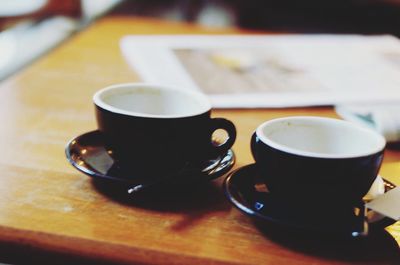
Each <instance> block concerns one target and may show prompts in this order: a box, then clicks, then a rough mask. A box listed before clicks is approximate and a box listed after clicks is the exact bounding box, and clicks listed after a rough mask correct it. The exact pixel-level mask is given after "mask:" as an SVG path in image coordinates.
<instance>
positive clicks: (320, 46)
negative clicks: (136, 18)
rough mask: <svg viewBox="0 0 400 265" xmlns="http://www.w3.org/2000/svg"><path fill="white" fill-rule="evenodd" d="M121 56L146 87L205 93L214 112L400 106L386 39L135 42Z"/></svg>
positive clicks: (398, 50)
mask: <svg viewBox="0 0 400 265" xmlns="http://www.w3.org/2000/svg"><path fill="white" fill-rule="evenodd" d="M121 50H122V53H123V55H124V57H125V59H126V61H127V62H128V63H129V65H130V66H131V67H132V68H134V69H135V71H136V72H137V73H138V74H139V76H140V77H141V79H142V81H145V82H151V83H158V84H164V85H172V86H177V87H181V88H185V89H195V90H200V91H203V92H204V93H206V94H207V95H208V96H209V97H210V98H211V100H212V103H213V106H214V107H217V108H257V107H298V106H315V105H336V104H345V103H346V104H348V103H371V102H387V101H396V100H399V101H400V92H399V89H400V42H399V40H398V39H397V38H395V37H393V36H389V35H384V36H360V35H212V36H211V35H184V36H183V35H162V36H159V35H157V36H154V35H153V36H151V35H146V36H142V35H135V36H126V37H124V38H123V39H122V40H121Z"/></svg>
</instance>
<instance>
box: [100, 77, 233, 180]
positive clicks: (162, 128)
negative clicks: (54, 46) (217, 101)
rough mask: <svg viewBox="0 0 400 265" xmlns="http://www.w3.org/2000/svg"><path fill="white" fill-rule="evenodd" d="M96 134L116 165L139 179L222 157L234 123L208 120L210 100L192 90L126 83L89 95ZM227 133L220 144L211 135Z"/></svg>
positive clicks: (226, 148) (229, 146)
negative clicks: (99, 136)
mask: <svg viewBox="0 0 400 265" xmlns="http://www.w3.org/2000/svg"><path fill="white" fill-rule="evenodd" d="M93 102H94V104H95V112H96V119H97V125H98V130H99V131H100V132H101V133H102V134H103V136H104V141H105V147H106V148H107V150H108V153H109V154H110V156H111V157H112V158H113V159H114V160H115V161H116V162H118V165H120V166H122V167H125V168H128V169H130V170H132V171H133V172H134V173H136V174H140V175H158V174H169V173H173V172H176V171H179V170H180V169H182V168H184V167H185V166H187V165H188V164H190V165H191V166H196V165H197V164H199V163H201V162H202V161H206V160H209V159H214V158H217V157H218V156H221V155H223V154H224V153H226V152H227V151H228V150H229V149H230V148H231V147H232V145H233V143H234V141H235V138H236V129H235V126H234V125H233V123H232V122H231V121H229V120H227V119H224V118H211V117H210V114H211V104H210V102H209V100H208V98H207V97H206V96H205V95H203V94H201V93H199V92H195V91H190V90H184V89H177V88H173V87H166V86H159V85H152V84H144V83H127V84H117V85H112V86H109V87H106V88H104V89H102V90H100V91H98V92H97V93H96V94H95V95H94V96H93ZM218 129H222V130H225V131H226V133H227V135H228V136H227V139H226V140H225V142H223V143H215V142H214V141H212V135H213V133H214V132H215V131H216V130H218Z"/></svg>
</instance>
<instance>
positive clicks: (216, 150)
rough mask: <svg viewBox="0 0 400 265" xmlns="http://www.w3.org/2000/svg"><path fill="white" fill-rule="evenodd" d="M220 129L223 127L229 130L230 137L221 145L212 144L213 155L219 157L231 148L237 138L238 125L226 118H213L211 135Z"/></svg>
mask: <svg viewBox="0 0 400 265" xmlns="http://www.w3.org/2000/svg"><path fill="white" fill-rule="evenodd" d="M218 129H222V130H224V131H226V132H227V134H228V138H227V139H226V140H225V142H224V143H222V144H220V145H217V146H216V145H212V151H211V154H210V155H211V156H214V157H217V156H219V155H221V154H223V153H225V152H227V151H228V150H229V148H231V147H232V145H233V144H234V143H235V140H236V127H235V125H234V124H233V123H232V122H231V121H229V120H227V119H224V118H213V119H212V125H211V135H212V134H213V133H214V132H215V131H216V130H218Z"/></svg>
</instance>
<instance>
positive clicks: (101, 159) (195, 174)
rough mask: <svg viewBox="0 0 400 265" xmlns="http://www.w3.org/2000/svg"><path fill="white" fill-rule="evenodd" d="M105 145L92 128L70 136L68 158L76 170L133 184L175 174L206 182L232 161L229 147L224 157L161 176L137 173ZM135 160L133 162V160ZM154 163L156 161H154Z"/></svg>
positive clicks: (231, 164) (232, 162) (100, 178)
mask: <svg viewBox="0 0 400 265" xmlns="http://www.w3.org/2000/svg"><path fill="white" fill-rule="evenodd" d="M109 152H111V151H108V150H106V149H105V147H104V141H103V137H102V134H101V133H100V132H99V131H91V132H88V133H85V134H82V135H80V136H77V137H76V138H74V139H72V140H71V141H70V142H69V143H68V144H67V146H66V148H65V153H66V156H67V159H68V161H69V162H70V163H71V165H72V166H74V167H75V168H76V169H78V170H79V171H81V172H83V173H85V174H86V175H88V176H90V177H93V178H94V179H98V180H108V181H113V182H116V183H122V184H129V185H133V186H144V185H150V184H151V183H157V182H158V181H160V180H164V179H169V178H170V177H171V178H176V177H180V176H182V177H186V176H190V177H192V178H191V180H192V179H193V180H201V181H208V180H211V179H215V178H218V177H220V176H222V175H223V174H225V173H227V172H228V171H229V170H230V169H231V168H232V166H233V165H234V163H235V156H234V153H233V151H232V150H228V151H227V153H226V154H224V155H223V156H220V157H217V158H215V159H212V160H207V161H203V162H201V163H200V164H198V165H189V166H185V168H182V170H180V171H179V172H174V173H166V174H165V175H164V176H156V177H154V178H152V179H149V177H143V176H138V175H137V174H135V172H134V170H132V168H134V167H129V169H126V168H124V167H121V166H120V165H119V164H118V163H116V162H115V161H114V160H113V158H112V157H111V156H110V154H109ZM133 163H134V161H133ZM154 166H157V161H154Z"/></svg>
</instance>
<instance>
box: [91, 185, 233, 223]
mask: <svg viewBox="0 0 400 265" xmlns="http://www.w3.org/2000/svg"><path fill="white" fill-rule="evenodd" d="M92 184H93V186H94V188H95V189H96V190H97V191H98V192H100V193H101V194H103V195H104V196H106V197H108V198H109V199H111V200H113V201H115V202H117V203H120V204H123V205H126V206H131V207H139V208H144V209H147V210H151V211H159V212H170V213H180V214H182V215H184V218H183V219H182V220H181V221H180V222H178V223H176V224H174V225H173V226H172V229H174V230H182V229H185V228H186V227H188V226H190V225H193V223H194V222H196V221H198V220H200V219H201V217H203V216H206V215H209V214H210V213H211V212H220V211H227V210H229V209H230V205H229V204H228V202H227V201H226V200H225V197H224V195H223V193H222V191H221V188H220V183H219V181H210V182H196V183H191V184H188V183H184V184H179V185H177V184H176V183H175V185H157V186H155V187H151V188H147V189H146V190H143V191H140V192H139V193H136V194H129V193H128V192H127V190H128V189H129V187H127V186H126V185H118V184H115V183H112V182H105V181H96V180H92Z"/></svg>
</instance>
